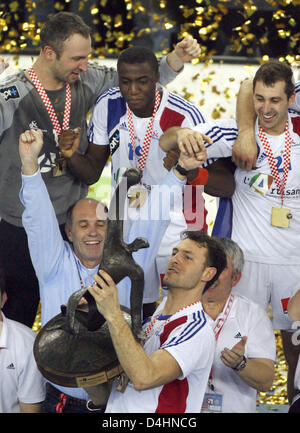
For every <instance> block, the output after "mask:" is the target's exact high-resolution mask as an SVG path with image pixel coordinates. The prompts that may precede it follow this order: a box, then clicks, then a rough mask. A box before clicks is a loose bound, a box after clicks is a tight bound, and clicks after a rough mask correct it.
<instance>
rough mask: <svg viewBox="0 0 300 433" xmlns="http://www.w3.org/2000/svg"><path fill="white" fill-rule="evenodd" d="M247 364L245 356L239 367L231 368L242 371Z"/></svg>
mask: <svg viewBox="0 0 300 433" xmlns="http://www.w3.org/2000/svg"><path fill="white" fill-rule="evenodd" d="M246 364H247V358H246V357H245V355H244V356H243V359H242V360H241V362H240V363H239V364H238V365H236V366H235V367H231V368H232V369H233V370H235V371H241V370H243V369H244V368H245V367H246Z"/></svg>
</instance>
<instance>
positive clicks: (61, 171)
mask: <svg viewBox="0 0 300 433" xmlns="http://www.w3.org/2000/svg"><path fill="white" fill-rule="evenodd" d="M65 174H67V161H66V159H65V158H63V157H61V156H60V157H59V158H56V160H55V163H54V164H53V169H52V175H53V177H58V176H63V175H65Z"/></svg>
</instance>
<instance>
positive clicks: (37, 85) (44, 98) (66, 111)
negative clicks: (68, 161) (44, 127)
mask: <svg viewBox="0 0 300 433" xmlns="http://www.w3.org/2000/svg"><path fill="white" fill-rule="evenodd" d="M28 74H29V76H30V78H31V80H32V83H33V84H34V86H35V88H36V90H37V92H38V94H39V95H40V97H41V99H42V101H43V103H44V105H45V107H46V109H47V112H48V114H49V116H50V119H51V122H52V125H53V127H54V129H55V131H56V133H57V136H59V135H60V134H61V132H62V130H65V129H68V128H69V121H70V114H71V87H70V84H69V83H67V84H66V102H65V109H64V118H63V125H62V127H61V125H60V123H59V120H58V118H57V115H56V113H55V111H54V108H53V105H52V104H51V101H50V99H49V97H48V95H47V93H46V91H45V89H44V86H43V85H42V83H41V82H40V80H39V79H38V76H37V75H36V73H35V71H34V70H33V68H30V69H28Z"/></svg>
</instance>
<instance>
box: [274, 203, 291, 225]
mask: <svg viewBox="0 0 300 433" xmlns="http://www.w3.org/2000/svg"><path fill="white" fill-rule="evenodd" d="M291 218H292V214H291V211H290V209H285V208H283V207H273V208H272V220H271V224H272V226H275V227H283V228H288V227H289V226H290V220H291Z"/></svg>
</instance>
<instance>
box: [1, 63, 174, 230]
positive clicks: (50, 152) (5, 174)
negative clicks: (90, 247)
mask: <svg viewBox="0 0 300 433" xmlns="http://www.w3.org/2000/svg"><path fill="white" fill-rule="evenodd" d="M175 76H176V73H174V72H173V71H172V70H171V69H170V67H169V66H168V65H167V62H166V60H165V57H163V58H162V59H161V61H160V79H161V82H162V83H163V84H165V83H167V82H168V81H170V80H171V79H173V78H174V77H175ZM117 84H118V73H117V71H116V70H115V69H113V68H108V67H104V66H99V65H96V64H94V63H91V64H89V68H88V70H87V71H86V72H82V73H81V74H80V76H79V77H78V79H77V80H76V81H75V82H74V83H71V85H70V86H71V113H70V123H69V128H71V129H74V128H77V127H80V128H81V136H80V143H79V147H78V150H77V151H78V152H79V153H80V154H84V153H85V152H86V150H87V147H88V140H87V115H88V113H89V111H90V110H91V109H92V107H93V105H94V103H95V101H96V99H97V97H98V95H99V94H100V93H103V92H105V91H107V90H108V89H109V88H111V87H113V86H116V85H117ZM47 94H48V97H49V99H50V101H51V103H52V105H53V108H54V111H55V112H56V114H57V117H58V120H59V122H60V124H61V125H62V119H63V116H64V111H65V94H66V92H65V86H64V87H63V88H62V89H59V90H55V91H48V90H47ZM38 128H39V129H41V130H42V131H43V139H44V143H43V147H42V150H41V152H40V155H39V165H40V168H41V173H42V176H43V179H44V181H45V182H46V185H47V189H48V191H49V194H50V198H51V201H52V203H53V205H54V209H55V213H56V216H57V218H58V220H59V223H60V224H63V223H64V222H65V218H66V212H67V209H68V208H69V207H70V206H71V205H73V204H74V203H75V202H77V201H78V200H79V199H80V198H82V197H84V196H86V194H87V192H88V186H87V185H86V184H84V183H83V182H81V181H79V180H78V179H76V178H75V177H74V176H73V175H72V174H71V173H70V172H69V171H68V172H67V174H66V175H62V176H58V177H54V176H53V168H52V167H53V164H54V163H55V160H56V158H57V157H58V156H59V151H58V142H57V134H56V133H55V130H54V128H53V125H52V122H51V120H50V117H49V114H48V112H47V110H46V108H45V106H44V104H43V102H42V100H41V97H40V96H39V94H38V93H37V90H36V89H35V87H34V85H33V84H32V82H31V81H30V80H28V79H27V78H26V76H25V74H24V72H23V71H19V72H17V73H15V74H13V75H9V76H7V77H6V78H4V79H3V80H1V84H0V131H1V138H0V140H1V146H0V217H1V218H3V219H4V220H5V221H7V222H8V223H10V224H13V225H16V226H20V227H21V226H22V222H21V215H22V212H23V210H24V208H23V206H22V204H21V202H20V200H19V191H20V188H21V175H20V173H21V161H20V157H19V151H18V143H19V136H20V135H21V134H22V133H23V132H24V131H25V130H26V129H38Z"/></svg>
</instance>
